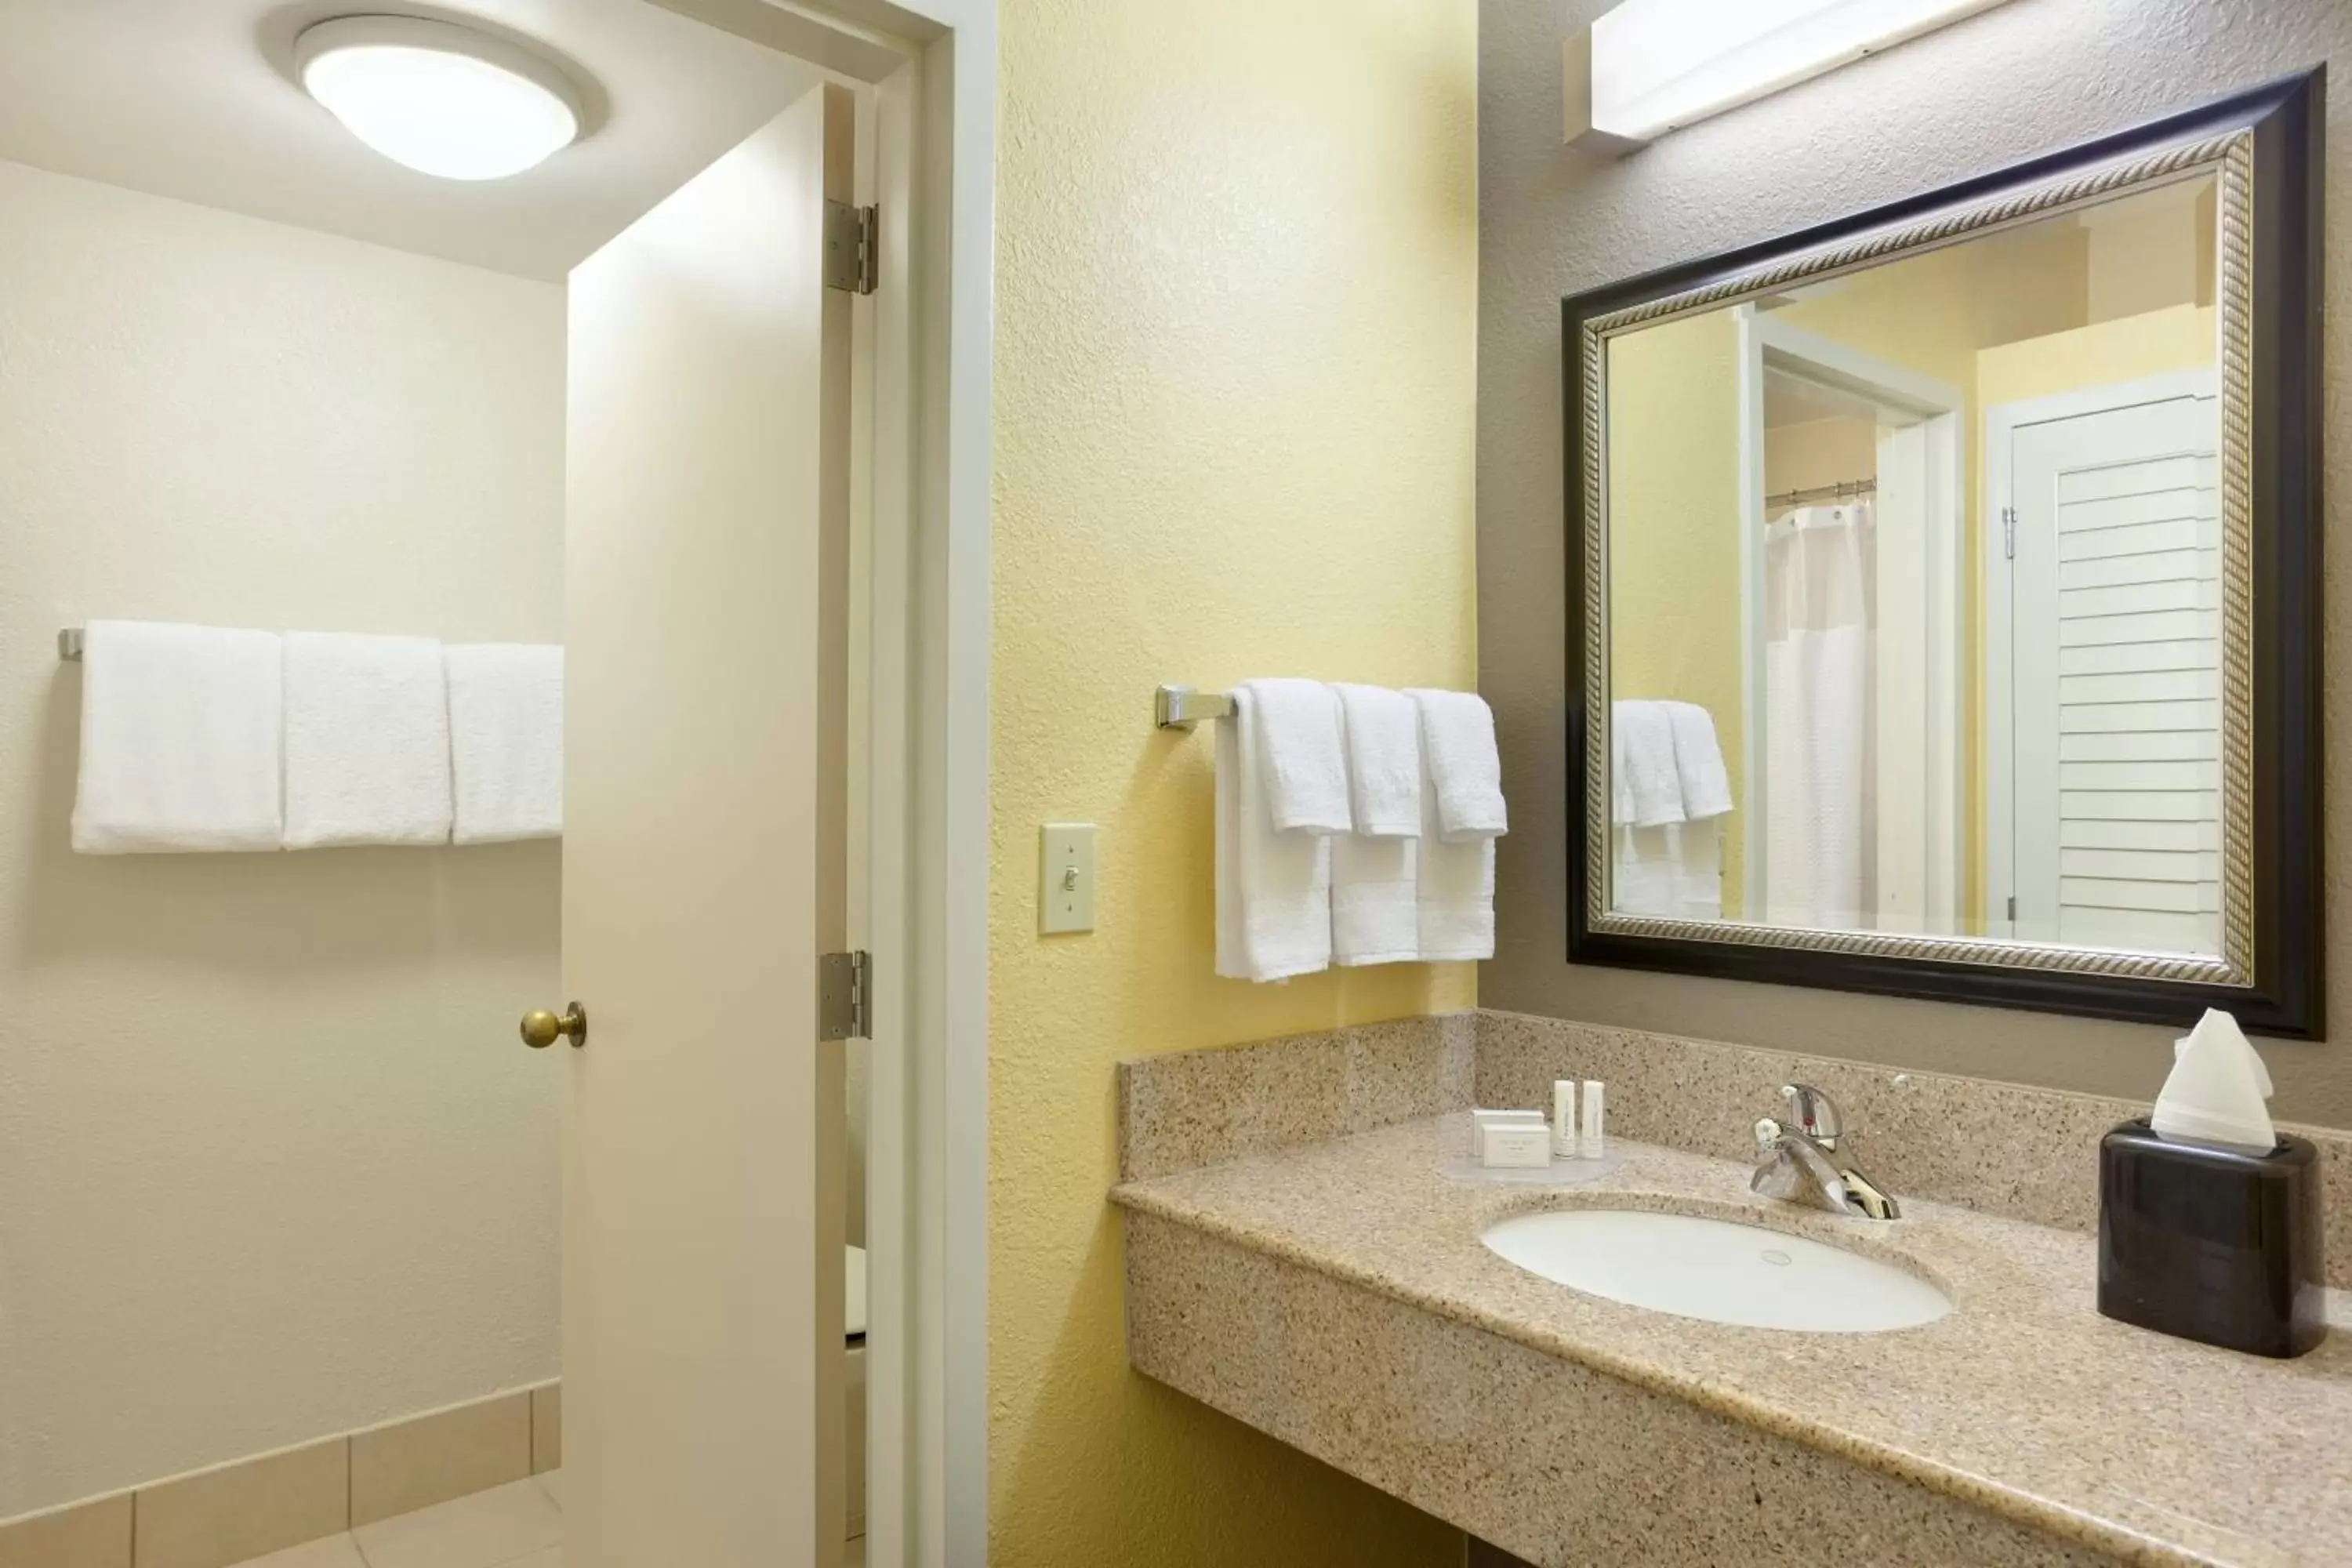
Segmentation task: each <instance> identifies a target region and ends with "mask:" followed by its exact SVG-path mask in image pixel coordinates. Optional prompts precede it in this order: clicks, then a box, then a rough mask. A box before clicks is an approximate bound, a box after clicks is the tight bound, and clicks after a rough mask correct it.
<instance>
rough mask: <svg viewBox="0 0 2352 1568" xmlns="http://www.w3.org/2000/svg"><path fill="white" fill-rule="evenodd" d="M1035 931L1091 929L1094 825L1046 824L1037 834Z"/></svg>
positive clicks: (1093, 916)
mask: <svg viewBox="0 0 2352 1568" xmlns="http://www.w3.org/2000/svg"><path fill="white" fill-rule="evenodd" d="M1037 844H1038V853H1037V865H1038V889H1037V929H1038V931H1040V932H1042V933H1043V934H1045V935H1046V936H1053V935H1055V934H1056V933H1058V932H1062V931H1092V930H1094V929H1095V825H1094V824H1093V823H1091V822H1049V823H1047V824H1045V826H1044V827H1043V828H1041V829H1039V831H1038V834H1037Z"/></svg>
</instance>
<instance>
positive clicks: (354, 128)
mask: <svg viewBox="0 0 2352 1568" xmlns="http://www.w3.org/2000/svg"><path fill="white" fill-rule="evenodd" d="M294 65H295V69H296V71H297V72H298V73H299V75H300V77H301V79H302V86H303V88H304V89H306V90H307V91H309V93H310V96H311V97H312V98H315V99H317V100H319V101H320V103H321V104H323V105H325V106H326V109H327V111H328V112H329V113H331V114H332V115H333V116H334V117H335V118H336V119H338V120H340V121H342V122H343V128H344V129H345V130H347V131H349V132H351V133H352V135H354V136H356V137H358V138H359V139H360V140H361V141H362V142H366V143H367V144H368V145H369V146H370V147H373V148H374V149H375V150H376V151H377V152H379V153H383V155H384V156H385V157H387V158H389V159H391V160H392V161H393V162H394V163H403V164H405V165H406V166H408V167H409V168H412V169H415V170H416V171H418V172H419V173H421V174H435V175H438V176H439V177H440V178H442V179H445V180H502V179H504V178H506V177H507V176H508V175H509V174H521V173H522V172H523V171H524V170H525V169H529V168H532V167H534V166H535V165H537V164H539V163H543V162H545V161H546V160H547V159H548V158H549V157H550V156H551V155H552V154H554V153H558V152H561V151H562V149H563V148H565V147H568V146H570V145H571V144H572V142H573V141H574V140H575V139H577V138H578V136H579V134H580V98H579V95H578V93H577V92H576V91H574V90H573V88H572V83H571V82H569V81H567V80H566V79H564V76H563V73H562V71H560V70H558V69H556V68H554V67H553V66H552V65H551V64H549V63H548V62H547V61H546V60H543V59H541V58H540V57H539V56H537V55H535V54H533V53H531V52H530V50H529V49H525V48H521V47H518V46H516V45H513V44H510V43H508V42H507V41H506V40H505V39H503V38H497V37H491V36H490V35H489V34H488V33H482V32H477V31H476V30H475V29H473V28H471V27H462V26H457V24H456V23H454V22H436V21H428V20H426V19H425V18H424V17H421V16H339V17H337V18H335V19H334V20H332V21H329V22H320V23H318V24H317V25H315V26H310V27H306V28H304V29H303V31H302V34H301V36H300V37H297V38H296V39H295V40H294Z"/></svg>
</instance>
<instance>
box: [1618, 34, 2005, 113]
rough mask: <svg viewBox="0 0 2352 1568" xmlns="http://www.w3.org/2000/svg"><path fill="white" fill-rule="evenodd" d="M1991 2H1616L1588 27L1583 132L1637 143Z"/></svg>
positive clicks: (1815, 73)
mask: <svg viewBox="0 0 2352 1568" xmlns="http://www.w3.org/2000/svg"><path fill="white" fill-rule="evenodd" d="M2000 3H2001V0H1624V3H1623V4H1622V5H1618V6H1617V7H1615V8H1614V9H1613V10H1612V11H1610V12H1609V13H1607V14H1606V15H1605V16H1601V18H1600V19H1599V20H1597V21H1595V22H1594V23H1593V24H1592V48H1591V70H1592V100H1591V104H1592V108H1591V114H1592V128H1593V129H1594V130H1596V131H1601V132H1607V133H1609V134H1611V135H1612V136H1620V137H1623V138H1625V139H1626V140H1628V141H1636V142H1646V141H1649V140H1651V139H1652V138H1654V137H1657V136H1662V135H1664V133H1665V132H1668V131H1671V130H1674V129H1675V128H1676V127H1678V126H1684V125H1688V124H1690V123H1691V122H1693V121H1698V120H1704V119H1706V117H1707V116H1708V115H1710V114H1719V113H1721V112H1722V111H1723V110H1727V109H1730V108H1732V107H1734V106H1735V105H1738V104H1742V103H1747V102H1748V101H1750V100H1755V99H1759V98H1762V97H1764V96H1765V95H1766V94H1768V93H1772V92H1778V91H1779V90H1780V89H1782V88H1785V87H1790V86H1793V85H1795V84H1796V83H1798V82H1801V81H1803V80H1804V79H1806V78H1808V77H1813V76H1819V75H1820V74H1821V73H1822V72H1823V71H1826V70H1832V69H1834V68H1837V67H1839V66H1842V65H1844V64H1847V63H1848V62H1850V61H1853V60H1857V59H1860V58H1862V57H1863V56H1864V55H1867V54H1871V53H1873V52H1874V51H1876V50H1879V49H1883V48H1887V47H1891V46H1893V45H1895V44H1898V43H1901V42H1902V41H1903V40H1904V39H1906V38H1913V37H1918V36H1919V35H1920V34H1921V33H1926V32H1931V31H1933V30H1934V29H1936V28H1937V27H1940V26H1945V25H1946V24H1947V23H1949V22H1956V21H1958V20H1959V19H1960V18H1961V17H1963V16H1970V15H1972V14H1974V13H1976V12H1979V11H1985V10H1990V9H1991V8H1992V7H1993V6H1994V5H2000Z"/></svg>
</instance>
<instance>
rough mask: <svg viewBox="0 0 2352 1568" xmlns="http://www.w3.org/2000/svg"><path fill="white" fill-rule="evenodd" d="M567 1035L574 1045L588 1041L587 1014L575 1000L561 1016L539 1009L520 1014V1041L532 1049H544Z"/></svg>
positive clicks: (577, 1045) (581, 1044) (582, 1044)
mask: <svg viewBox="0 0 2352 1568" xmlns="http://www.w3.org/2000/svg"><path fill="white" fill-rule="evenodd" d="M567 1036H568V1037H570V1038H571V1041H572V1045H573V1047H580V1046H584V1045H586V1044H587V1043H588V1015H587V1014H586V1013H584V1012H583V1011H581V1008H580V1004H579V1003H577V1002H574V1003H572V1004H570V1005H568V1006H567V1007H566V1008H565V1009H564V1013H563V1016H562V1017H561V1018H559V1017H557V1016H555V1015H554V1014H552V1013H548V1012H541V1011H534V1012H530V1013H525V1014H524V1015H523V1016H522V1043H523V1044H524V1045H526V1046H529V1047H530V1048H531V1049H532V1050H534V1051H542V1050H545V1049H546V1048H547V1047H550V1046H551V1045H553V1044H555V1042H556V1041H557V1040H559V1039H562V1038H564V1037H567Z"/></svg>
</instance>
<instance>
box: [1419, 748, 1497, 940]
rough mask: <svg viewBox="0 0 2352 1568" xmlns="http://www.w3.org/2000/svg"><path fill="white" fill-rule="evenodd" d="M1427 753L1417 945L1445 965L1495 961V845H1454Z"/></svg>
mask: <svg viewBox="0 0 2352 1568" xmlns="http://www.w3.org/2000/svg"><path fill="white" fill-rule="evenodd" d="M1429 764H1430V749H1429V748H1427V747H1423V751H1422V768H1423V773H1422V781H1421V838H1420V840H1419V842H1418V843H1417V844H1416V845H1415V847H1414V859H1413V879H1414V884H1415V887H1414V900H1413V914H1414V924H1415V926H1416V927H1417V937H1416V945H1417V946H1418V948H1419V950H1420V953H1421V956H1422V957H1423V959H1426V960H1429V961H1431V962H1436V961H1439V960H1455V959H1478V958H1492V957H1494V956H1495V841H1494V839H1493V838H1492V837H1478V838H1471V839H1465V840H1461V841H1459V842H1454V841H1449V840H1448V839H1447V838H1446V837H1445V836H1444V831H1443V824H1442V822H1441V821H1440V819H1439V816H1438V804H1437V802H1438V788H1437V782H1436V780H1435V779H1434V778H1433V776H1432V775H1431V773H1430V771H1429Z"/></svg>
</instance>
